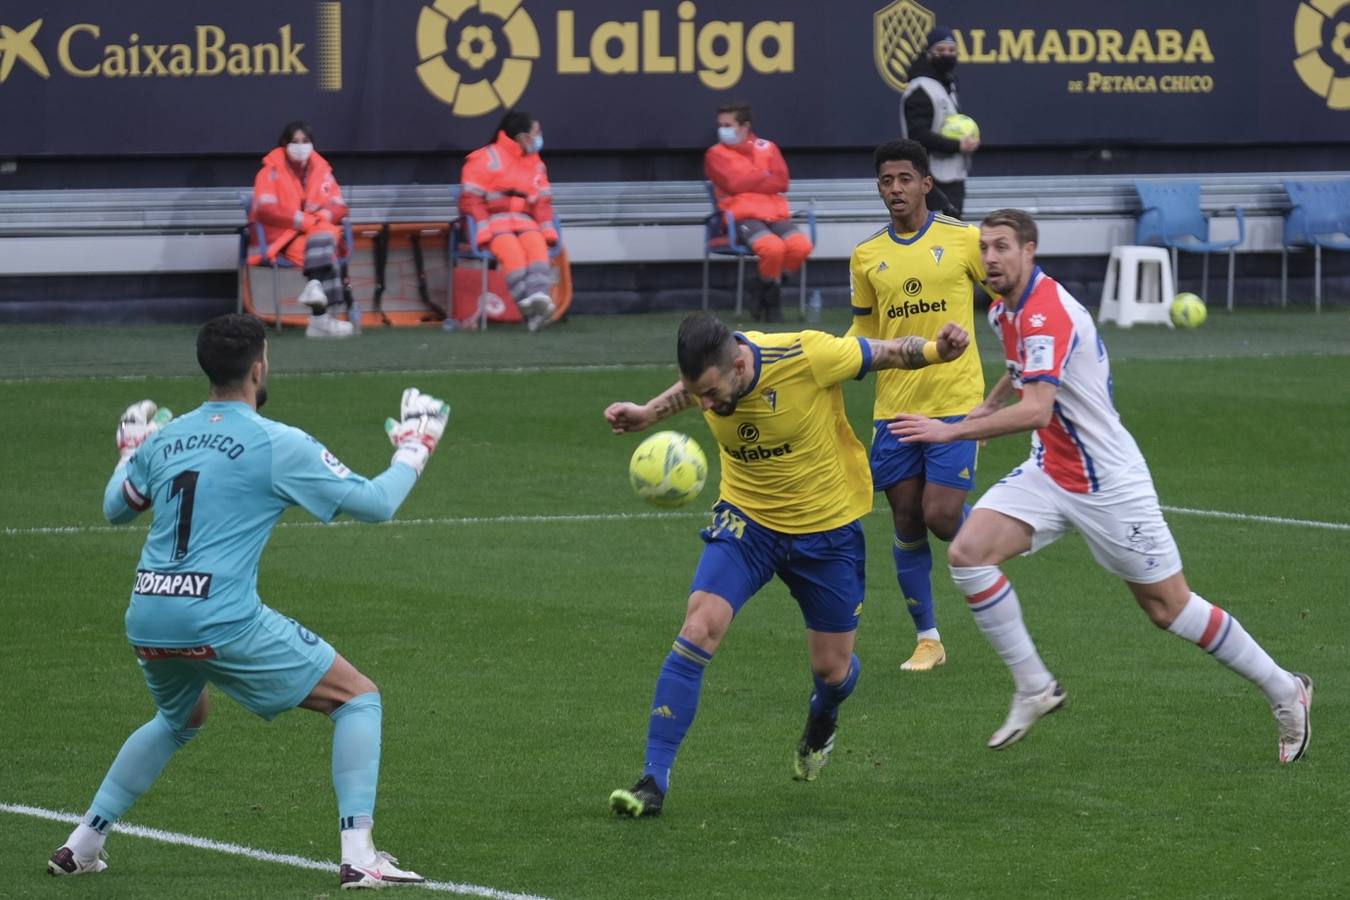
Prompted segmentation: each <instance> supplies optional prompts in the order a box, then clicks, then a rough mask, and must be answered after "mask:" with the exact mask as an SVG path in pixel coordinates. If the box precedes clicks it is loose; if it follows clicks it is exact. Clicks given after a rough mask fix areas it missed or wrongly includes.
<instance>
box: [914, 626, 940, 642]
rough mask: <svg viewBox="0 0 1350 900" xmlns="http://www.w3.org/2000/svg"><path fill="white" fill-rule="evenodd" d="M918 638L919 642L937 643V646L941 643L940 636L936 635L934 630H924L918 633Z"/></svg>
mask: <svg viewBox="0 0 1350 900" xmlns="http://www.w3.org/2000/svg"><path fill="white" fill-rule="evenodd" d="M918 637H919V640H921V641H937V642H938V643H939V644H940V643H942V635H940V634H938V630H937V629H936V628H925V629H924V630H923V631H920V632H919V635H918Z"/></svg>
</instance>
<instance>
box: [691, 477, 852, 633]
mask: <svg viewBox="0 0 1350 900" xmlns="http://www.w3.org/2000/svg"><path fill="white" fill-rule="evenodd" d="M701 536H702V538H703V540H704V542H705V543H706V544H707V546H706V547H704V548H703V556H702V558H700V559H699V562H698V569H697V570H696V571H695V572H694V583H693V584H692V585H691V586H690V588H689V590H690V591H691V592H693V591H707V592H708V593H710V594H716V595H717V596H719V597H722V598H723V599H725V600H726V601H727V602H728V603H730V604H731V608H732V609H733V610H734V611H735V612H740V611H741V607H742V606H744V605H745V603H746V601H748V600H749V599H750V598H751V597H752V596H754V595H755V593H756V592H758V591H759V589H760V588H762V587H764V585H766V584H768V583H769V579H770V578H772V577H773V576H774V575H777V576H778V577H779V578H781V579H782V580H783V583H784V584H786V585H787V586H788V590H789V591H791V593H792V597H793V599H794V600H796V601H797V605H798V606H799V607H801V610H802V618H803V619H804V620H805V621H806V627H807V628H809V629H811V630H812V631H827V632H847V631H855V630H857V628H858V617H859V616H860V615H862V604H863V587H864V582H865V578H866V573H865V569H866V565H865V563H866V550H865V548H864V546H863V530H862V524H861V523H860V522H850V523H849V524H848V525H844V526H842V527H840V528H835V529H833V530H831V531H817V532H814V533H811V534H785V533H784V532H781V531H774V530H773V529H771V528H765V527H764V526H763V525H760V524H759V523H758V522H755V521H753V520H752V519H751V518H750V517H749V516H747V515H746V514H745V513H743V512H741V511H740V510H739V509H737V508H736V507H734V506H732V505H731V504H730V503H727V502H726V501H725V500H722V501H718V503H717V505H716V506H714V507H713V523H712V524H711V525H709V526H708V527H707V528H705V529H703V531H702V534H701Z"/></svg>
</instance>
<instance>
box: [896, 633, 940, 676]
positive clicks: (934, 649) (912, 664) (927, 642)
mask: <svg viewBox="0 0 1350 900" xmlns="http://www.w3.org/2000/svg"><path fill="white" fill-rule="evenodd" d="M946 661H947V648H946V647H943V646H942V641H935V640H933V639H932V638H921V639H920V640H919V643H918V644H917V645H916V646H915V647H914V653H913V654H912V655H911V656H910V657H909V659H907V660H905V661H904V662H902V663H901V664H900V671H902V672H931V671H933V670H934V669H936V668H937V667H938V666H940V665H942V664H943V663H945V662H946Z"/></svg>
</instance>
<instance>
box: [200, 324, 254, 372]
mask: <svg viewBox="0 0 1350 900" xmlns="http://www.w3.org/2000/svg"><path fill="white" fill-rule="evenodd" d="M266 345H267V332H266V331H264V330H263V325H262V323H261V322H259V321H258V320H257V319H255V318H253V317H252V316H241V315H238V314H236V313H230V314H229V315H227V316H220V317H218V318H215V319H212V320H211V321H209V322H207V323H206V324H205V325H203V326H202V330H201V331H199V332H197V365H199V366H201V367H202V371H203V372H205V373H206V377H207V378H209V379H210V380H211V384H213V385H215V386H216V387H230V386H232V385H236V384H239V383H240V382H241V381H243V380H244V376H245V375H247V374H248V370H249V369H250V368H252V366H253V364H254V363H255V362H257V361H258V360H259V359H261V358H262V355H263V348H264V347H265V346H266Z"/></svg>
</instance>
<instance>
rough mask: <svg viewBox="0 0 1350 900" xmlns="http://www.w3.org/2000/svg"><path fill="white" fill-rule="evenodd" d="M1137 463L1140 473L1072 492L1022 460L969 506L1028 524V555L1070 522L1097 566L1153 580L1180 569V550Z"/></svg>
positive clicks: (1054, 538) (1148, 581)
mask: <svg viewBox="0 0 1350 900" xmlns="http://www.w3.org/2000/svg"><path fill="white" fill-rule="evenodd" d="M1140 468H1141V472H1140V477H1139V478H1138V479H1131V480H1130V481H1129V482H1128V483H1127V484H1124V485H1120V486H1119V487H1116V488H1114V489H1112V490H1109V491H1102V492H1099V493H1096V494H1075V493H1072V492H1070V491H1066V490H1064V488H1062V487H1060V486H1059V485H1057V484H1055V482H1054V481H1053V480H1052V479H1051V478H1050V476H1049V475H1047V474H1045V472H1044V471H1043V470H1041V469H1040V468H1039V467H1038V466H1037V465H1036V462H1035V460H1034V459H1028V460H1027V461H1026V462H1024V463H1023V464H1022V465H1020V466H1018V467H1017V468H1016V469H1013V470H1012V471H1011V472H1009V473H1008V474H1007V475H1006V476H1004V478H1003V479H1002V480H1001V481H999V482H998V484H995V485H994V486H993V487H991V488H990V489H989V490H988V491H986V492H985V494H984V496H983V497H981V498H980V502H979V503H976V504H975V508H976V509H991V510H993V511H995V512H999V513H1002V514H1003V515H1005V516H1011V517H1012V518H1014V519H1017V520H1019V521H1022V522H1026V523H1027V524H1028V525H1030V526H1031V527H1032V529H1033V531H1034V534H1033V535H1032V538H1031V549H1030V550H1028V551H1027V553H1028V554H1031V553H1035V552H1036V551H1037V550H1039V549H1041V548H1042V547H1046V546H1048V545H1050V544H1053V543H1054V542H1055V541H1057V540H1059V538H1060V537H1062V536H1063V535H1064V533H1065V532H1067V531H1068V530H1069V528H1070V527H1073V528H1076V529H1077V530H1078V532H1079V533H1080V534H1081V535H1083V538H1084V539H1085V540H1086V541H1087V545H1088V547H1089V548H1090V549H1091V550H1092V556H1093V558H1094V559H1096V560H1097V563H1098V564H1099V565H1101V567H1102V568H1103V569H1105V570H1106V571H1108V572H1110V573H1111V574H1112V575H1116V576H1117V577H1120V578H1123V579H1125V580H1126V581H1133V582H1135V583H1136V584H1153V583H1154V582H1158V581H1162V580H1163V579H1164V578H1170V577H1171V576H1173V575H1175V574H1176V573H1178V572H1180V571H1181V553H1180V552H1179V551H1178V550H1177V543H1176V541H1175V540H1173V539H1172V531H1171V529H1170V528H1168V527H1167V521H1166V520H1165V519H1164V518H1163V514H1162V507H1161V506H1159V505H1158V493H1157V491H1155V490H1154V489H1153V481H1152V479H1151V478H1150V477H1149V474H1148V469H1147V467H1144V466H1141V467H1140Z"/></svg>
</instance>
